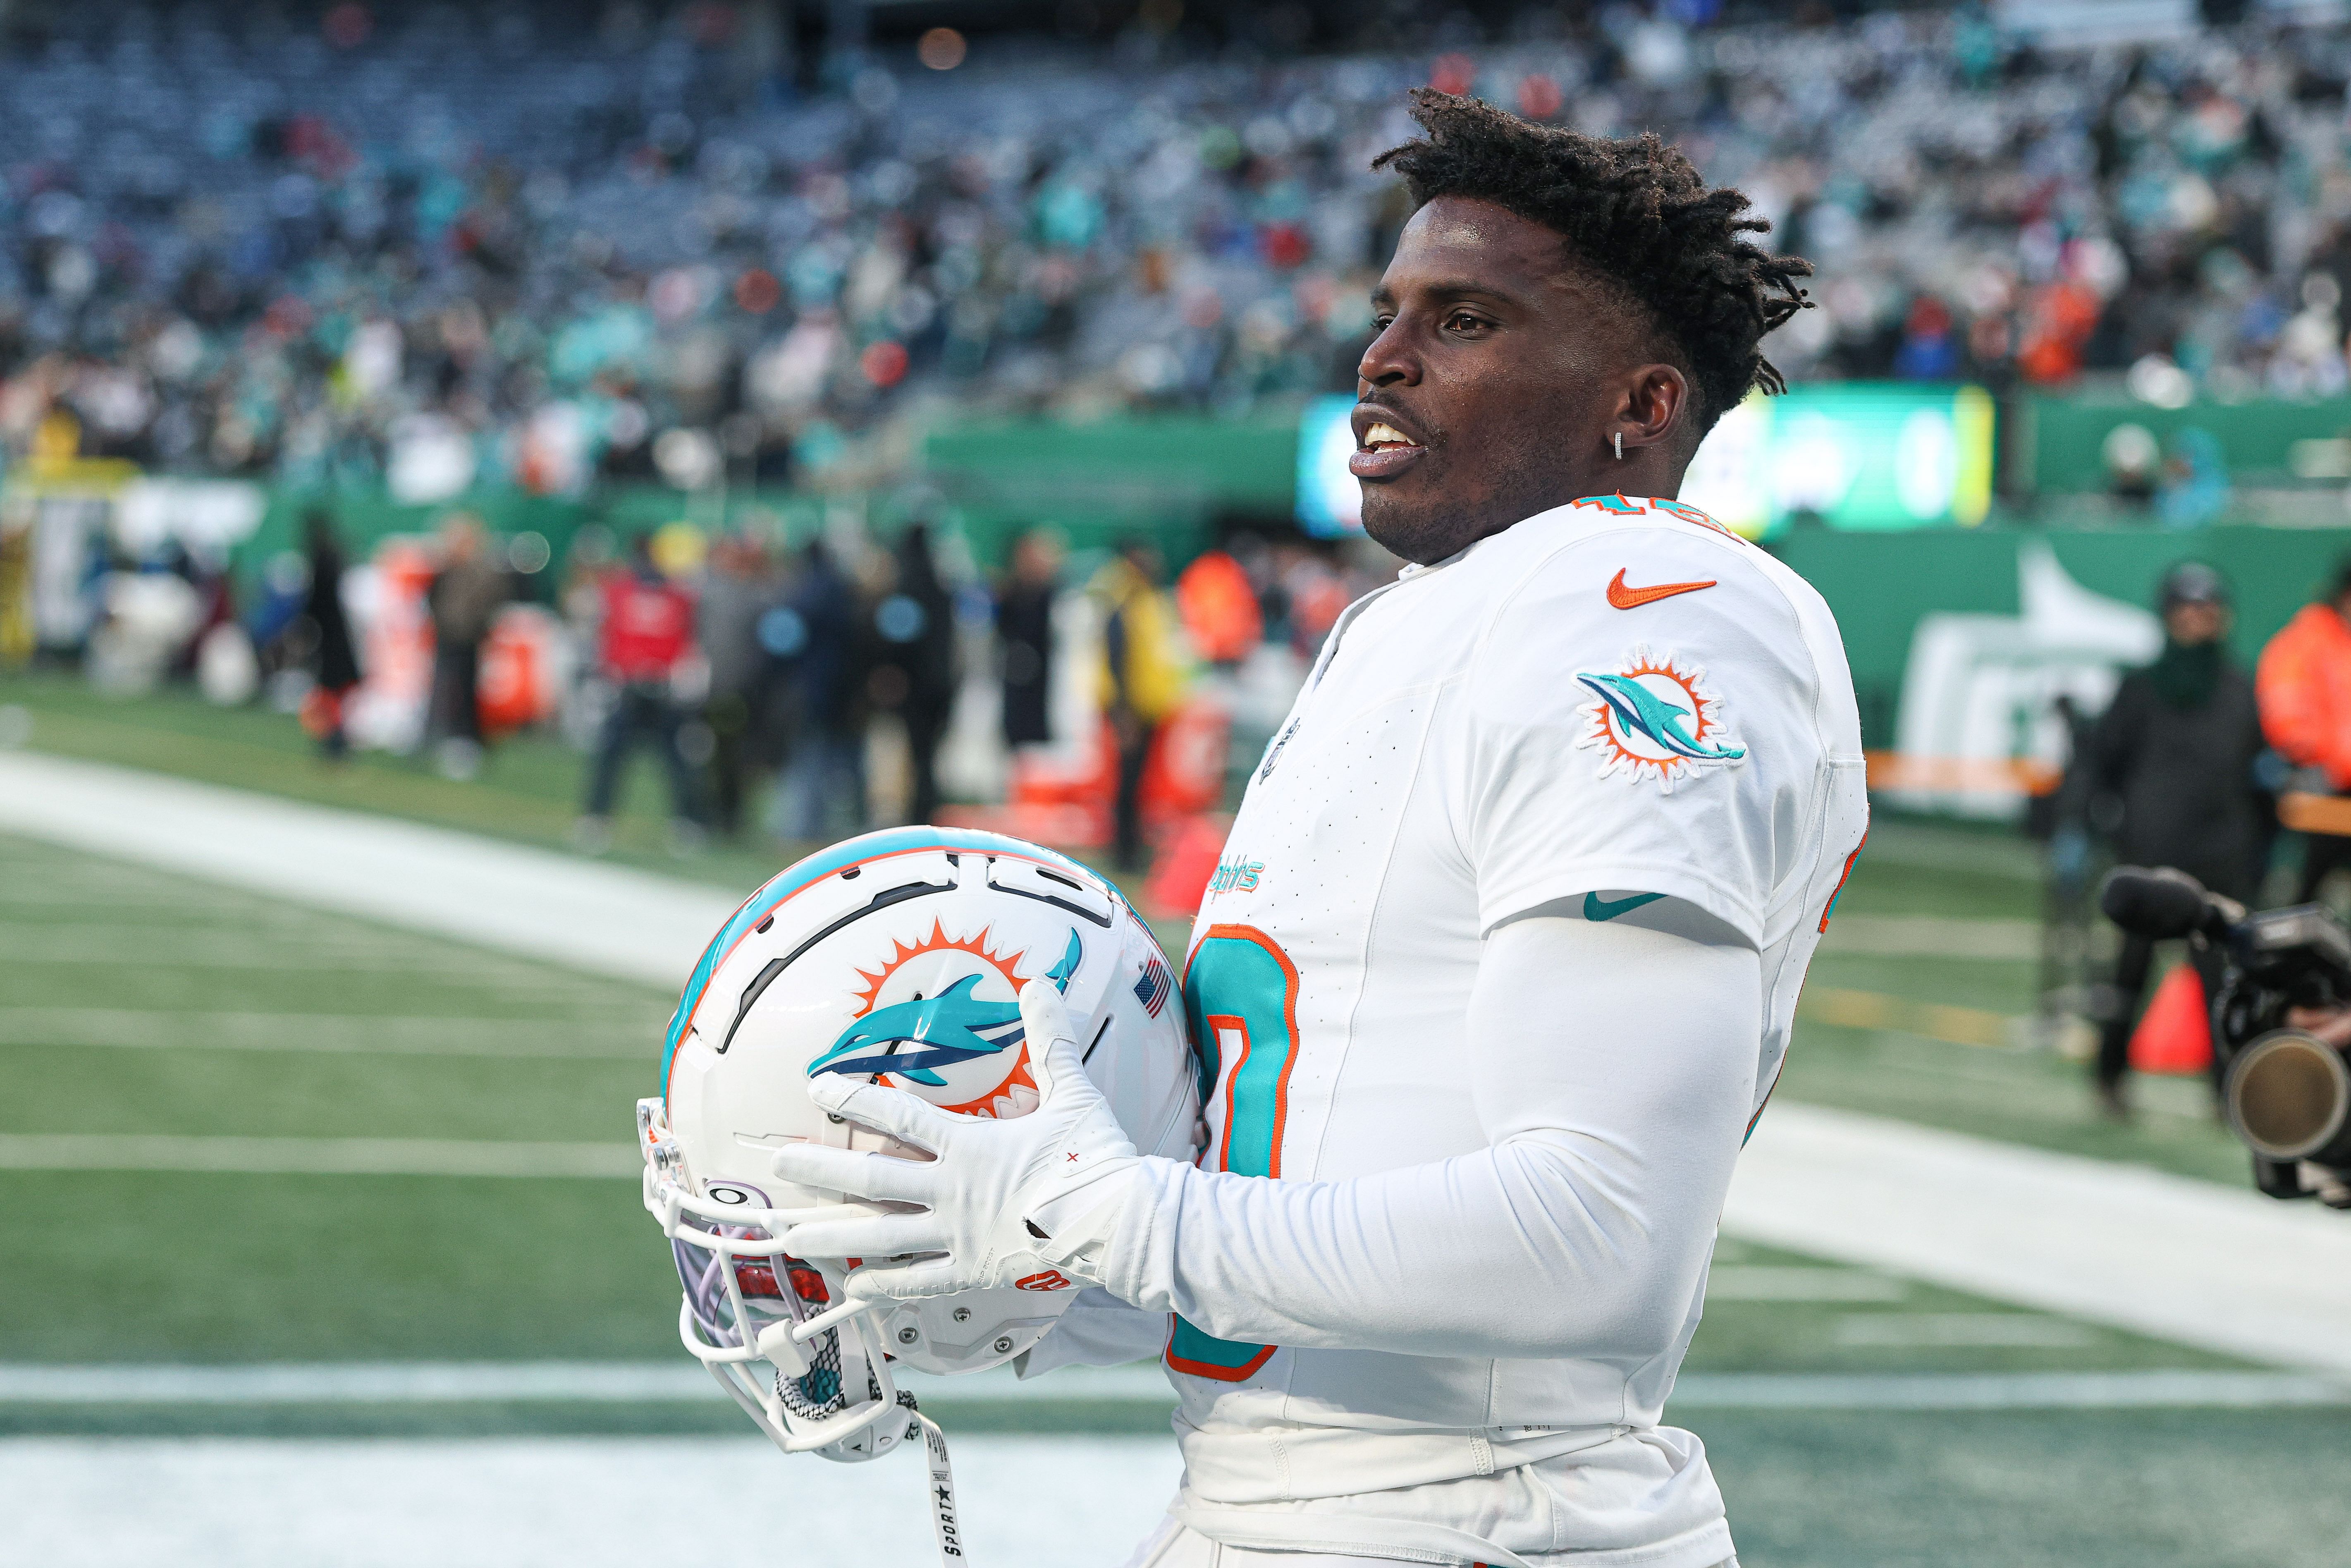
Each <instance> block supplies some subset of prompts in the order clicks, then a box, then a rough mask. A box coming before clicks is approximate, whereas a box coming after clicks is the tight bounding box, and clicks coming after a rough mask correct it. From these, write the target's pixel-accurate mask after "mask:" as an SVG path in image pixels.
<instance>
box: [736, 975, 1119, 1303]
mask: <svg viewBox="0 0 2351 1568" xmlns="http://www.w3.org/2000/svg"><path fill="white" fill-rule="evenodd" d="M1020 1021H1021V1023H1022V1025H1023V1026H1024V1027H1025V1029H1026V1030H1027V1034H1028V1039H1029V1067H1030V1071H1032V1072H1034V1073H1035V1075H1036V1078H1037V1094H1038V1103H1037V1108H1036V1109H1035V1110H1033V1111H1031V1112H1029V1114H1027V1115H1025V1116H1015V1117H1011V1118H1008V1119H1005V1120H998V1119H996V1118H992V1117H986V1116H961V1115H952V1114H949V1113H946V1112H945V1111H941V1110H939V1109H938V1108H937V1107H935V1106H934V1105H932V1104H930V1103H928V1102H926V1101H924V1100H921V1099H918V1098H916V1097H915V1096H914V1095H912V1094H909V1093H907V1092H904V1090H900V1089H887V1088H883V1087H882V1086H880V1085H878V1084H874V1083H871V1082H852V1081H850V1080H848V1079H844V1078H839V1077H824V1078H820V1079H818V1080H817V1081H816V1082H813V1083H811V1084H810V1086H809V1093H810V1096H811V1097H812V1098H814V1099H815V1101H816V1103H818V1104H820V1105H821V1106H823V1107H824V1108H825V1109H826V1110H828V1111H830V1112H831V1113H833V1114H834V1115H836V1116H844V1117H847V1118H848V1119H850V1120H851V1121H853V1122H861V1123H862V1124H865V1125H867V1126H869V1127H873V1128H877V1129H879V1130H880V1131H882V1132H884V1133H888V1134H891V1135H892V1136H893V1137H895V1138H897V1139H899V1140H900V1141H902V1142H904V1143H908V1144H912V1145H915V1146H916V1147H918V1148H923V1149H927V1150H929V1151H930V1152H931V1153H932V1155H935V1158H934V1159H932V1160H930V1161H927V1162H923V1161H914V1160H905V1159H898V1158H894V1157H893V1156H891V1155H884V1154H879V1153H873V1152H866V1153H852V1152H850V1151H848V1150H846V1149H831V1148H825V1147H822V1146H820V1145H814V1144H802V1145H793V1146H791V1147H789V1148H785V1149H783V1150H780V1151H778V1154H777V1155H776V1156H775V1166H774V1168H775V1173H776V1175H777V1176H781V1177H782V1178H783V1179H784V1180H786V1181H790V1182H798V1183H799V1184H800V1185H801V1186H810V1187H821V1188H830V1189H831V1190H833V1191H836V1192H841V1193H843V1194H846V1195H847V1196H849V1197H852V1198H870V1199H877V1200H880V1201H883V1202H888V1203H904V1204H918V1205H920V1206H921V1210H920V1212H911V1213H904V1214H890V1215H882V1216H877V1217H874V1218H861V1219H839V1220H812V1221H810V1222H807V1223H805V1224H800V1225H794V1226H790V1227H789V1228H786V1229H785V1231H784V1233H783V1235H782V1236H780V1237H779V1238H778V1239H779V1240H781V1241H782V1242H783V1243H784V1246H785V1248H786V1249H788V1250H789V1251H790V1253H791V1254H792V1255H793V1256H794V1257H798V1258H863V1259H868V1260H872V1261H869V1262H867V1263H865V1264H864V1265H863V1266H862V1267H861V1268H859V1269H857V1270H854V1271H853V1272H852V1273H851V1274H850V1276H849V1293H850V1294H851V1295H852V1296H857V1297H864V1298H866V1299H869V1300H870V1299H872V1298H874V1297H884V1296H886V1297H892V1298H895V1299H898V1300H912V1299H915V1298H919V1297H924V1296H943V1295H949V1294H952V1293H954V1292H955V1291H968V1290H976V1289H982V1288H992V1287H998V1286H1005V1285H1020V1286H1023V1287H1024V1288H1026V1289H1029V1290H1063V1289H1069V1290H1074V1289H1076V1288H1077V1287H1079V1286H1081V1285H1087V1284H1094V1283H1098V1282H1099V1281H1097V1280H1096V1279H1094V1278H1092V1275H1091V1273H1090V1271H1089V1270H1087V1269H1086V1268H1085V1264H1084V1261H1083V1260H1081V1259H1080V1258H1079V1257H1078V1256H1077V1255H1076V1251H1075V1250H1073V1249H1076V1248H1077V1247H1078V1237H1079V1235H1080V1234H1081V1233H1082V1234H1083V1235H1085V1236H1099V1235H1101V1234H1102V1233H1103V1230H1104V1224H1105V1223H1106V1221H1105V1219H1104V1217H1103V1215H1102V1208H1103V1206H1106V1205H1114V1204H1118V1203H1120V1202H1123V1196H1124V1193H1125V1191H1126V1190H1127V1187H1128V1186H1129V1184H1128V1183H1127V1182H1126V1181H1125V1180H1124V1179H1123V1177H1125V1176H1127V1175H1128V1174H1129V1173H1131V1172H1132V1171H1133V1170H1134V1167H1135V1166H1136V1165H1137V1164H1138V1163H1139V1160H1138V1156H1137V1155H1136V1154H1135V1149H1134V1144H1133V1143H1132V1142H1130V1141H1129V1140H1128V1138H1127V1135H1126V1132H1125V1130H1124V1129H1123V1128H1122V1127H1121V1126H1120V1125H1119V1124H1118V1118H1117V1117H1116V1116H1115V1115H1113V1113H1112V1112H1111V1108H1110V1103H1109V1102H1108V1101H1107V1100H1104V1099H1103V1098H1102V1092H1101V1091H1100V1090H1098V1089H1096V1088H1095V1087H1094V1085H1093V1082H1092V1080H1091V1079H1089V1078H1088V1077H1087V1076H1086V1070H1085V1064H1084V1062H1083V1061H1082V1060H1081V1056H1080V1053H1079V1050H1078V1041H1077V1037H1076V1031H1075V1030H1072V1029H1071V1027H1070V1015H1069V1009H1067V1008H1066V1007H1065V1006H1063V1005H1062V1001H1061V992H1060V991H1058V990H1056V989H1055V988H1053V987H1052V985H1051V984H1050V983H1049V982H1046V981H1041V980H1032V981H1030V982H1029V984H1028V985H1027V986H1025V987H1024V988H1022V989H1021V992H1020ZM1073 1216H1074V1217H1081V1222H1080V1223H1079V1224H1077V1225H1075V1226H1074V1227H1072V1228H1071V1235H1070V1236H1069V1237H1065V1238H1061V1239H1060V1241H1059V1244H1056V1238H1055V1237H1054V1236H1053V1235H1052V1234H1051V1232H1052V1229H1053V1227H1054V1224H1055V1223H1057V1222H1058V1221H1059V1220H1061V1219H1064V1218H1070V1217H1073ZM910 1253H927V1254H943V1256H931V1257H924V1258H919V1259H914V1260H908V1258H907V1255H908V1254H910Z"/></svg>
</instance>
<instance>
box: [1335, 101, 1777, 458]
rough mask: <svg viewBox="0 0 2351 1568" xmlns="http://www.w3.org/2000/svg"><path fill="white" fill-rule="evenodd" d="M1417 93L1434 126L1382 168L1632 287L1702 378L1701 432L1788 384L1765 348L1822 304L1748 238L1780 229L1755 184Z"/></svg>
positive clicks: (1611, 140)
mask: <svg viewBox="0 0 2351 1568" xmlns="http://www.w3.org/2000/svg"><path fill="white" fill-rule="evenodd" d="M1412 97H1413V109H1412V117H1413V118H1414V119H1415V120H1419V121H1420V123H1421V125H1422V127H1423V128H1424V129H1425V130H1426V131H1427V132H1428V134H1427V136H1426V138H1422V139H1417V140H1415V141H1407V142H1405V144H1404V145H1403V146H1401V147H1392V148H1390V149H1389V150H1388V151H1386V152H1383V153H1381V154H1380V155H1379V156H1378V157H1377V158H1374V159H1373V160H1372V167H1373V168H1374V169H1381V168H1389V167H1393V168H1394V169H1395V172H1397V173H1399V174H1401V175H1403V176H1404V178H1405V185H1406V187H1407V188H1408V189H1409V190H1410V191H1411V193H1412V199H1413V202H1414V203H1415V204H1416V205H1426V204H1427V203H1429V202H1431V201H1434V200H1435V199H1437V197H1439V196H1467V197H1470V198H1472V199H1475V200H1478V201H1483V202H1491V203H1493V204H1495V205H1496V206H1499V207H1504V208H1507V209H1509V210H1510V211H1511V212H1513V213H1516V214H1518V215H1519V216H1520V217H1522V218H1525V219H1527V220H1529V221H1530V222H1531V223H1538V224H1541V225H1543V226H1544V227H1545V228H1548V229H1552V230H1554V231H1556V232H1557V233H1558V234H1560V235H1563V236H1565V238H1566V240H1567V243H1568V246H1569V247H1570V248H1571V250H1573V253H1574V256H1575V258H1576V259H1577V260H1578V261H1579V262H1580V263H1582V264H1583V267H1586V268H1588V269H1589V270H1590V271H1591V273H1592V274H1593V276H1595V277H1598V278H1600V279H1602V280H1604V282H1606V283H1608V284H1610V285H1613V286H1614V287H1616V288H1618V289H1621V290H1622V291H1623V292H1624V294H1625V295H1626V296H1627V297H1628V298H1630V300H1631V301H1632V302H1633V303H1634V304H1635V305H1636V306H1637V307H1638V308H1639V309H1640V310H1641V311H1642V312H1643V313H1644V314H1646V316H1647V317H1648V324H1649V326H1650V327H1651V328H1652V329H1654V330H1655V331H1656V333H1657V334H1658V335H1659V336H1660V337H1661V338H1662V339H1663V340H1664V341H1665V342H1666V343H1667V344H1669V345H1671V346H1673V347H1675V348H1677V349H1678V350H1680V355H1679V359H1680V363H1681V369H1682V370H1683V371H1685V372H1686V373H1687V374H1688V376H1689V377H1690V379H1691V380H1692V381H1693V382H1695V383H1696V385H1697V391H1698V407H1697V409H1695V410H1694V411H1693V412H1694V413H1696V414H1697V415H1698V430H1700V431H1701V432H1703V431H1704V430H1706V429H1707V428H1708V427H1709V426H1711V425H1712V424H1713V423H1714V422H1715V420H1716V419H1718V418H1719V417H1720V416H1721V414H1722V413H1723V412H1724V411H1725V410H1726V409H1729V408H1730V407H1731V406H1732V405H1734V404H1736V403H1737V402H1739V400H1740V399H1741V398H1743V397H1745V396H1746V395H1747V389H1748V388H1749V387H1750V386H1760V387H1761V388H1762V389H1763V390H1764V391H1765V392H1784V391H1786V390H1787V383H1786V382H1783V381H1782V379H1781V376H1780V372H1779V371H1777V370H1774V369H1773V368H1772V366H1771V361H1769V360H1766V359H1765V358H1764V357H1763V356H1762V355H1761V354H1760V353H1758V352H1757V351H1756V348H1755V345H1756V343H1757V342H1758V341H1759V340H1761V338H1762V336H1763V334H1764V333H1766V332H1769V331H1771V329H1773V328H1775V327H1778V326H1780V325H1781V324H1782V323H1783V322H1785V321H1786V320H1787V319H1789V318H1790V317H1792V316H1793V315H1795V313H1796V312H1797V311H1799V310H1802V309H1804V308H1807V307H1808V306H1809V305H1810V304H1811V301H1810V300H1808V299H1806V298H1804V291H1803V290H1802V289H1801V288H1799V287H1796V279H1798V278H1800V277H1811V276H1812V271H1813V267H1812V264H1811V263H1810V262H1808V261H1804V260H1802V259H1801V258H1799V257H1797V256H1772V255H1771V254H1770V253H1769V252H1767V251H1765V250H1764V249H1763V248H1762V247H1761V246H1757V245H1754V244H1752V243H1750V241H1748V240H1747V239H1745V238H1743V237H1742V236H1743V235H1749V234H1761V233H1763V232H1765V231H1766V230H1768V229H1770V228H1771V225H1770V224H1768V223H1765V222H1764V221H1763V220H1762V219H1761V218H1754V217H1747V216H1744V215H1742V214H1745V213H1746V211H1747V209H1748V201H1747V197H1746V195H1745V194H1744V193H1740V192H1739V191H1734V190H1729V189H1727V188H1718V189H1715V190H1708V188H1707V185H1706V182H1705V181H1703V180H1701V179H1700V178H1698V171H1697V170H1696V169H1694V168H1692V167H1691V166H1690V161H1689V160H1688V159H1687V158H1686V157H1684V156H1683V155H1682V153H1681V152H1680V151H1679V150H1678V149H1677V148H1674V147H1671V146H1668V145H1667V143H1665V142H1664V141H1659V140H1658V139H1657V137H1656V133H1655V132H1649V133H1646V134H1644V135H1641V136H1625V137H1604V136H1584V135H1581V134H1579V133H1577V132H1575V131H1563V130H1558V129H1554V128H1552V127H1550V126H1543V125H1534V124H1531V123H1530V122H1528V121H1526V120H1520V119H1519V118H1518V117H1517V116H1515V115H1511V114H1506V113H1504V112H1503V111H1502V110H1499V109H1496V108H1495V107H1494V106H1493V105H1492V104H1489V103H1485V102H1482V101H1480V100H1479V99H1474V98H1457V97H1455V96H1453V95H1452V94H1450V93H1442V92H1437V91H1436V90H1435V89H1430V88H1418V89H1415V90H1414V92H1413V95H1412Z"/></svg>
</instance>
